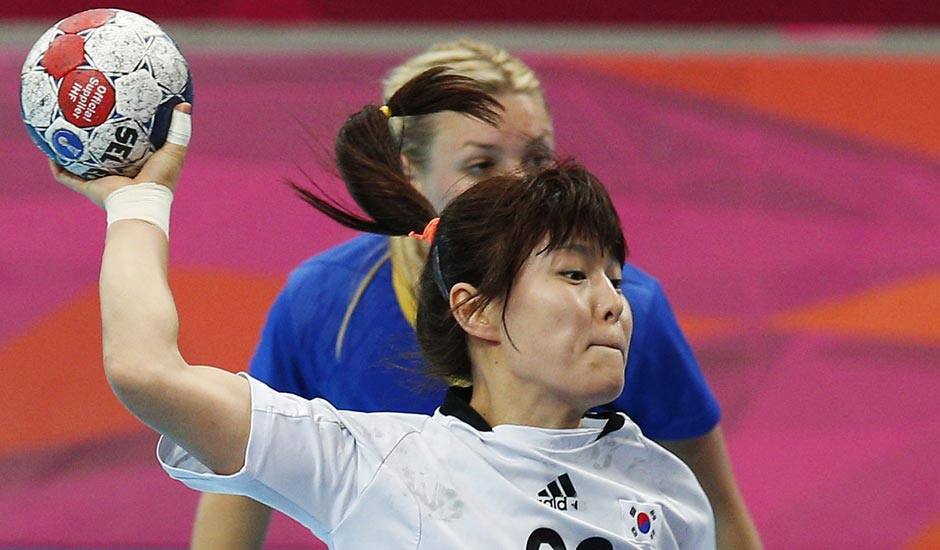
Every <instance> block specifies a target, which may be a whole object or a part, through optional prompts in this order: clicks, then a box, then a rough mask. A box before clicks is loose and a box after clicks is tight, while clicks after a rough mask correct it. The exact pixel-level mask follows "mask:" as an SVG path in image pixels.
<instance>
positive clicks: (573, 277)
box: [558, 269, 587, 283]
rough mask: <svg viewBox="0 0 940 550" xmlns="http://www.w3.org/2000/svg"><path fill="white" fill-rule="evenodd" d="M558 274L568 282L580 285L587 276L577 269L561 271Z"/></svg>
mask: <svg viewBox="0 0 940 550" xmlns="http://www.w3.org/2000/svg"><path fill="white" fill-rule="evenodd" d="M558 274H559V275H561V276H562V277H564V278H565V279H568V280H569V281H573V282H578V283H580V282H581V281H585V280H587V274H586V273H584V272H583V271H579V270H577V269H570V270H565V271H561V272H559V273H558Z"/></svg>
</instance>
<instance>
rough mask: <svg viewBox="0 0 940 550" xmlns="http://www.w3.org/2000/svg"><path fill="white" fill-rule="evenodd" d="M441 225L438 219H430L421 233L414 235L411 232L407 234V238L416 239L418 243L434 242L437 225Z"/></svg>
mask: <svg viewBox="0 0 940 550" xmlns="http://www.w3.org/2000/svg"><path fill="white" fill-rule="evenodd" d="M439 223H441V219H440V218H432V219H431V221H429V222H428V224H427V225H425V226H424V231H422V232H421V233H415V232H414V231H412V232H411V233H408V236H409V237H411V238H412V239H418V240H419V241H424V242H426V243H428V244H431V243H433V242H434V235H435V234H437V224H439Z"/></svg>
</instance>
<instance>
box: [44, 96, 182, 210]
mask: <svg viewBox="0 0 940 550" xmlns="http://www.w3.org/2000/svg"><path fill="white" fill-rule="evenodd" d="M191 110H192V106H191V105H190V104H189V103H180V104H179V105H177V106H176V108H175V109H174V110H173V117H172V119H171V121H170V130H169V132H168V133H167V138H166V143H165V144H164V145H163V147H161V148H160V149H159V150H158V151H157V152H155V153H154V154H153V155H151V157H150V158H149V159H147V162H146V163H144V166H143V167H142V168H141V169H140V173H138V174H137V176H135V177H134V178H133V179H132V178H128V177H125V176H106V177H103V178H98V179H93V180H84V179H82V178H80V177H78V176H76V175H75V174H73V173H71V172H69V171H68V170H66V169H65V168H62V167H61V166H59V165H58V164H56V162H55V161H53V160H50V161H49V168H50V169H51V171H52V175H53V177H55V179H56V181H58V182H59V183H61V184H62V185H64V186H66V187H68V188H69V189H71V190H73V191H77V192H79V193H81V194H82V195H85V196H86V197H88V198H89V199H91V201H92V202H94V203H95V204H97V205H98V206H102V205H103V204H104V199H105V198H107V196H108V195H110V194H111V193H113V192H114V191H116V190H118V189H120V188H121V187H125V186H128V185H134V184H138V183H144V182H154V183H159V184H160V185H163V186H166V187H168V188H169V189H170V191H175V190H176V185H177V183H179V176H180V172H181V171H182V169H183V161H184V160H186V146H187V145H189V138H190V135H191V134H192V122H191V119H190V115H189V113H190V111H191Z"/></svg>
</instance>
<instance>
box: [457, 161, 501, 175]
mask: <svg viewBox="0 0 940 550" xmlns="http://www.w3.org/2000/svg"><path fill="white" fill-rule="evenodd" d="M495 167H496V163H495V162H493V161H492V160H488V159H487V160H479V161H476V162H473V163H471V164H468V165H467V167H466V168H464V170H465V171H466V172H467V173H468V174H470V175H474V176H478V175H482V174H486V173H487V172H490V171H491V170H493V168H495Z"/></svg>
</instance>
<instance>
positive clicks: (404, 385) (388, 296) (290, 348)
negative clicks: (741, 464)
mask: <svg viewBox="0 0 940 550" xmlns="http://www.w3.org/2000/svg"><path fill="white" fill-rule="evenodd" d="M623 293H624V295H625V296H626V297H627V300H628V301H629V302H630V306H631V308H632V310H633V337H632V340H631V343H630V353H629V356H628V359H627V373H626V384H625V386H624V391H623V393H622V394H621V395H620V397H619V398H617V400H616V401H614V402H613V403H611V404H610V405H609V406H608V407H609V408H612V409H614V410H618V411H622V412H625V413H626V414H627V415H628V416H630V418H632V419H633V420H634V421H635V422H636V423H637V424H638V425H639V426H640V428H641V429H642V430H643V432H644V434H645V435H646V436H647V437H650V438H653V439H658V440H668V439H687V438H692V437H698V436H701V435H705V434H706V433H708V432H709V431H711V430H712V428H714V427H715V425H716V424H717V423H718V419H719V416H720V412H719V408H718V403H717V401H716V400H715V397H714V396H713V395H712V393H711V391H710V389H709V388H708V385H707V383H706V382H705V379H704V377H703V376H702V372H701V370H700V369H699V366H698V363H697V362H696V360H695V357H694V356H693V354H692V350H691V348H690V347H689V344H688V342H686V340H685V337H684V336H683V334H682V331H681V330H680V329H679V326H678V324H677V323H676V319H675V316H674V315H673V312H672V308H671V307H670V306H669V302H668V301H667V300H666V296H665V294H664V293H663V290H662V288H661V287H660V285H659V283H658V282H657V281H656V280H655V279H654V278H652V277H650V276H649V275H647V274H646V273H644V272H643V271H641V270H639V269H637V268H636V267H634V266H632V265H630V264H627V265H625V266H624V271H623ZM421 365H422V362H421V357H420V350H419V348H418V343H417V339H416V337H415V333H414V329H413V328H412V327H411V325H410V324H409V323H408V321H407V319H406V318H405V315H404V313H403V312H402V309H401V307H400V306H399V304H398V300H397V298H396V297H395V292H394V290H393V286H392V267H391V261H390V259H389V252H388V239H387V238H386V237H382V236H379V235H363V236H360V237H357V238H355V239H353V240H351V241H349V242H347V243H345V244H342V245H340V246H337V247H335V248H332V249H330V250H327V251H326V252H323V253H322V254H318V255H316V256H314V257H312V258H310V259H308V260H307V261H305V262H304V263H303V264H301V265H300V266H299V267H298V268H297V269H296V270H294V272H293V273H291V275H290V278H289V279H288V281H287V284H286V286H285V287H284V289H283V290H282V291H281V293H280V295H279V296H278V298H277V300H276V301H275V302H274V305H273V306H272V307H271V311H270V312H269V314H268V320H267V323H266V325H265V327H264V332H263V334H262V337H261V342H260V343H259V344H258V349H257V351H256V353H255V356H254V358H253V360H252V363H251V374H252V376H254V377H255V378H257V379H259V380H261V381H263V382H265V383H266V384H268V385H269V386H271V387H272V388H274V389H276V390H278V391H283V392H289V393H294V394H296V395H299V396H302V397H305V398H307V399H313V398H315V397H322V398H324V399H326V400H327V401H329V402H330V403H332V404H333V406H335V407H336V408H337V409H345V410H352V411H363V412H379V411H389V412H413V413H423V414H432V413H433V412H434V410H435V409H436V408H437V407H438V406H440V405H441V403H442V402H443V400H444V393H445V388H444V387H443V386H442V385H440V384H437V383H435V382H432V381H429V380H428V379H426V378H425V377H424V376H422V374H421V372H422V370H421Z"/></svg>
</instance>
